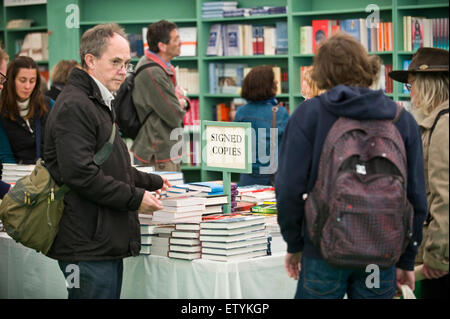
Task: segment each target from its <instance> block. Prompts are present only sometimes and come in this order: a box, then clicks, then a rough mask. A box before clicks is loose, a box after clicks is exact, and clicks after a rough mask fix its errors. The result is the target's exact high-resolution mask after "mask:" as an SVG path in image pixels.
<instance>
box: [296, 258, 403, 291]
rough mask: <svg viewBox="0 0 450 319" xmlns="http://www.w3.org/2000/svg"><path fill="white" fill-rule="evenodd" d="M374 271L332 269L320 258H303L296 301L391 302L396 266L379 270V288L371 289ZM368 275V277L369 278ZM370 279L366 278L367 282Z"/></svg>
mask: <svg viewBox="0 0 450 319" xmlns="http://www.w3.org/2000/svg"><path fill="white" fill-rule="evenodd" d="M373 274H375V272H372V271H369V272H366V271H365V269H362V270H352V269H341V268H334V267H331V266H330V265H328V264H327V263H326V262H325V261H324V260H322V259H313V258H307V257H304V256H302V263H301V271H300V278H299V280H298V285H297V292H296V293H295V298H296V299H342V298H343V297H344V295H345V293H347V297H348V298H349V299H392V298H394V294H395V288H396V278H395V266H393V267H391V268H388V269H380V270H379V278H378V279H379V285H376V287H377V288H368V287H367V283H366V281H368V282H369V286H372V285H373V283H374V281H372V280H371V279H372V278H373ZM369 276H371V277H369ZM368 277H369V279H368Z"/></svg>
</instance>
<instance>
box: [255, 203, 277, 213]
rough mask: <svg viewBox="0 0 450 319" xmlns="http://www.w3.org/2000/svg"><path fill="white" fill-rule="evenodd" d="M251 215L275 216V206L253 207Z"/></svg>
mask: <svg viewBox="0 0 450 319" xmlns="http://www.w3.org/2000/svg"><path fill="white" fill-rule="evenodd" d="M250 210H251V212H252V213H263V214H276V213H277V205H276V204H262V205H256V206H253V207H252V208H251V209H250Z"/></svg>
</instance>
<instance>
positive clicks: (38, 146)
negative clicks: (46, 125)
mask: <svg viewBox="0 0 450 319" xmlns="http://www.w3.org/2000/svg"><path fill="white" fill-rule="evenodd" d="M34 125H35V133H36V134H35V135H36V161H37V160H38V159H39V158H40V157H41V119H40V118H39V115H38V114H37V112H36V114H35V115H34Z"/></svg>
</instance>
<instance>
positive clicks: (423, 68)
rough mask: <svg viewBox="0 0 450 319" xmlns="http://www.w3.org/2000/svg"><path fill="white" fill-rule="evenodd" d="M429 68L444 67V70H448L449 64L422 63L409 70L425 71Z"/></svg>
mask: <svg viewBox="0 0 450 319" xmlns="http://www.w3.org/2000/svg"><path fill="white" fill-rule="evenodd" d="M428 69H443V70H448V65H427V64H422V65H420V66H418V67H416V68H414V69H411V70H409V71H425V70H428Z"/></svg>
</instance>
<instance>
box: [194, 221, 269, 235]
mask: <svg viewBox="0 0 450 319" xmlns="http://www.w3.org/2000/svg"><path fill="white" fill-rule="evenodd" d="M264 228H265V225H264V220H262V221H260V223H259V224H256V225H251V226H242V227H236V228H232V229H221V228H203V227H201V228H200V236H201V235H218V236H219V235H223V236H228V235H238V234H245V233H248V232H252V231H257V230H263V229H264Z"/></svg>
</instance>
